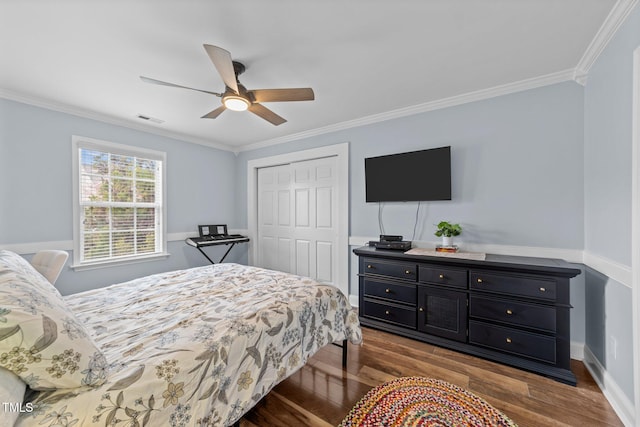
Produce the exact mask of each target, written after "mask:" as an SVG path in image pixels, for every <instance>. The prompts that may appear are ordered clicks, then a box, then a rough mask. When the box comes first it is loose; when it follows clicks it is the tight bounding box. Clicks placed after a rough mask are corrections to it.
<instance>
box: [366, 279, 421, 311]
mask: <svg viewBox="0 0 640 427" xmlns="http://www.w3.org/2000/svg"><path fill="white" fill-rule="evenodd" d="M364 295H365V296H371V297H377V298H384V299H388V300H391V301H397V302H400V303H405V304H411V305H415V304H416V286H415V285H401V284H397V283H389V282H384V281H378V280H376V279H372V278H369V277H367V278H365V279H364Z"/></svg>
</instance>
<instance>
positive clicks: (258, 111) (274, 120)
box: [249, 104, 286, 126]
mask: <svg viewBox="0 0 640 427" xmlns="http://www.w3.org/2000/svg"><path fill="white" fill-rule="evenodd" d="M249 111H251V112H252V113H253V114H255V115H257V116H260V117H262V118H263V119H265V120H266V121H268V122H269V123H271V124H272V125H275V126H278V125H281V124H283V123H284V122H286V120H285V119H284V118H282V117H280V116H279V115H277V114H276V113H274V112H273V111H271V110H270V109H268V108H267V107H265V106H264V105H260V104H251V106H250V107H249Z"/></svg>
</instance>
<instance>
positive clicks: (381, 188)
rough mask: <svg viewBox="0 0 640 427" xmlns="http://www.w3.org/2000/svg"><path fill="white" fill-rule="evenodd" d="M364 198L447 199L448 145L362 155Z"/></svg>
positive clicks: (448, 173)
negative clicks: (367, 155)
mask: <svg viewBox="0 0 640 427" xmlns="http://www.w3.org/2000/svg"><path fill="white" fill-rule="evenodd" d="M364 173H365V181H366V184H365V185H366V200H367V202H418V201H428V200H451V147H440V148H431V149H428V150H420V151H412V152H409V153H399V154H390V155H387V156H379V157H369V158H366V159H364Z"/></svg>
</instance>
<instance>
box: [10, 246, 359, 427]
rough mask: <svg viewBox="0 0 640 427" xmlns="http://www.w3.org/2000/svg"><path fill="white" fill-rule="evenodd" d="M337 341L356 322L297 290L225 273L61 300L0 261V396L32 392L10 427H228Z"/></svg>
mask: <svg viewBox="0 0 640 427" xmlns="http://www.w3.org/2000/svg"><path fill="white" fill-rule="evenodd" d="M343 340H348V341H350V342H351V343H353V344H359V343H360V342H361V340H362V333H361V330H360V325H359V322H358V317H357V314H356V313H355V312H354V311H353V310H352V308H351V306H350V305H349V302H348V301H347V299H346V298H345V296H344V295H343V294H342V293H341V292H340V291H339V290H338V289H337V288H335V287H333V286H330V285H325V284H320V283H317V282H315V281H313V280H311V279H309V278H304V277H300V276H295V275H291V274H287V273H282V272H276V271H270V270H265V269H260V268H256V267H248V266H243V265H239V264H231V263H226V264H215V265H210V266H205V267H197V268H192V269H187V270H179V271H173V272H168V273H161V274H156V275H152V276H147V277H144V278H140V279H136V280H132V281H129V282H126V283H121V284H116V285H112V286H109V287H106V288H101V289H97V290H91V291H87V292H82V293H78V294H74V295H70V296H66V297H62V296H61V295H60V294H59V293H58V291H57V290H56V289H55V288H54V287H53V286H52V285H51V284H49V283H48V282H47V281H46V279H44V277H42V276H41V275H40V274H39V273H37V272H36V271H35V270H33V268H31V267H30V265H29V264H28V263H27V262H26V261H25V260H24V259H23V258H22V257H20V256H18V255H16V254H13V253H11V252H8V251H0V369H1V370H2V371H1V372H0V384H2V383H5V384H9V383H10V381H3V380H2V378H1V375H5V378H7V376H11V377H12V378H13V379H14V380H15V378H16V377H17V378H19V380H20V382H21V383H22V384H27V385H28V387H27V390H29V389H33V390H35V391H31V392H29V391H28V393H27V398H26V400H25V401H24V402H23V401H22V399H21V397H19V396H16V397H14V398H13V399H14V400H13V401H12V400H10V402H15V401H16V400H18V399H19V402H21V403H20V406H19V409H18V407H17V406H13V407H9V411H10V412H12V413H11V414H8V415H14V416H15V415H16V412H17V420H16V421H15V425H16V426H53V425H56V426H57V425H63V426H72V425H75V426H84V425H105V426H108V425H118V426H160V425H163V426H164V425H166V426H191V425H193V426H218V425H220V426H224V425H232V424H234V423H235V422H237V420H239V419H240V418H241V417H242V415H243V414H244V413H246V412H247V411H248V410H249V409H251V408H252V407H253V406H254V405H255V404H256V403H257V402H258V401H259V400H260V399H261V398H262V397H263V396H265V395H266V394H267V393H268V392H269V391H270V390H271V389H272V388H273V387H274V386H275V385H276V384H278V383H279V382H280V381H282V380H283V379H285V378H287V377H288V376H289V375H291V374H292V373H294V372H295V371H296V370H298V369H299V368H300V367H301V366H303V365H304V364H305V363H306V361H307V359H308V358H309V357H311V356H312V355H313V354H314V353H316V352H317V351H318V350H319V349H320V348H322V347H323V346H325V345H328V344H330V343H336V342H342V341H343ZM4 393H5V396H6V393H7V391H6V390H5V391H4ZM16 394H19V391H18V392H16ZM5 399H6V397H5ZM1 410H2V408H0V411H1ZM4 410H5V412H7V407H6V405H5V408H4ZM1 415H2V414H1V413H0V416H1ZM5 415H7V414H5Z"/></svg>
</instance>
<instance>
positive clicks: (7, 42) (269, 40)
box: [0, 0, 624, 151]
mask: <svg viewBox="0 0 640 427" xmlns="http://www.w3.org/2000/svg"><path fill="white" fill-rule="evenodd" d="M619 3H620V2H619V1H618V2H616V0H429V1H425V0H394V1H392V0H386V1H380V0H323V1H320V0H315V1H311V0H286V1H279V0H272V1H265V0H221V1H214V0H207V1H205V0H203V1H188V0H187V1H169V0H144V1H123V0H122V1H120V0H112V1H108V0H102V1H99V0H83V1H80V0H78V1H70V0H58V1H50V0H47V1H45V0H31V1H20V0H0V97H4V98H8V99H15V100H20V101H26V102H30V103H33V104H35V105H42V106H46V107H50V108H55V109H59V110H62V111H67V112H71V113H74V114H80V115H84V116H88V117H94V118H98V119H100V120H105V121H108V122H113V123H118V124H124V125H126V126H131V127H134V128H141V129H145V130H148V131H151V132H155V133H159V134H164V135H168V136H173V137H177V138H180V139H184V140H187V141H192V142H198V143H204V144H208V145H212V146H216V147H220V148H225V149H230V150H232V151H242V150H246V149H249V148H255V147H258V146H262V145H267V144H269V143H277V142H282V141H285V140H289V139H293V138H298V137H301V136H305V135H311V134H313V133H322V132H324V131H328V130H331V129H336V128H339V127H341V126H342V127H348V126H349V124H350V123H361V122H363V121H366V120H379V119H384V118H388V117H390V116H392V115H393V114H396V115H397V114H405V113H407V114H408V113H410V112H412V111H416V108H417V109H419V108H420V106H425V105H435V104H434V103H436V102H437V101H439V100H447V99H454V98H455V97H459V96H461V95H464V94H469V93H476V92H478V91H483V90H486V89H489V88H498V87H503V86H504V85H507V86H509V85H512V84H517V83H518V82H522V81H550V82H553V81H555V80H563V79H564V80H567V79H568V78H571V77H570V76H573V75H574V74H575V73H578V74H580V71H581V68H584V65H585V64H587V66H590V64H588V61H586V62H585V58H586V56H585V55H587V56H588V55H589V54H591V55H593V53H590V52H592V51H593V49H594V47H593V45H591V47H590V44H592V42H593V41H594V40H597V38H598V37H602V35H601V34H599V30H601V28H604V27H607V25H608V26H609V27H611V25H612V24H611V23H610V21H611V17H610V18H609V19H607V16H608V15H609V13H610V12H611V11H612V10H613V11H614V12H615V8H616V7H618V6H619ZM623 3H624V2H623ZM612 15H615V13H612ZM601 33H602V31H601ZM204 43H207V44H213V45H217V46H220V47H223V48H224V49H226V50H228V51H230V52H231V55H232V56H233V59H234V60H239V61H240V62H243V63H244V64H245V65H246V67H247V70H246V72H245V73H244V74H243V75H242V76H240V80H241V82H242V83H243V84H244V85H245V86H246V87H247V88H248V89H266V88H286V87H312V88H313V89H314V91H315V95H316V100H315V101H304V102H289V103H284V102H283V103H269V104H265V105H266V106H267V107H269V108H270V109H272V110H273V111H274V112H276V113H277V114H279V115H281V116H283V117H284V118H286V119H287V120H288V122H287V123H285V124H283V125H280V126H273V125H271V124H270V123H268V122H266V121H264V120H262V119H260V118H259V117H257V116H255V115H253V114H251V113H249V112H243V113H238V112H232V111H226V112H224V113H223V114H222V115H221V116H220V117H219V118H217V119H215V120H212V119H201V118H200V117H201V116H202V115H204V114H206V113H208V112H209V111H211V110H213V109H214V108H216V107H218V106H219V105H220V99H219V98H216V97H213V96H211V95H207V94H204V93H199V92H194V91H189V90H184V89H178V88H171V87H164V86H157V85H151V84H147V83H143V82H141V81H140V79H139V76H141V75H143V76H147V77H152V78H155V79H159V80H164V81H168V82H172V83H176V84H179V85H184V86H189V87H194V88H199V89H204V90H209V91H213V92H222V91H223V90H224V84H223V83H222V81H221V79H220V77H219V75H218V74H217V72H216V70H215V68H214V66H213V64H212V63H211V61H210V59H209V58H208V56H207V54H206V52H205V50H204V48H203V46H202V45H203V44H204ZM567 76H569V77H567ZM545 79H546V80H545ZM554 79H555V80H554ZM403 112H405V113H403ZM138 114H143V115H147V116H150V117H153V118H157V119H160V120H163V121H164V122H163V123H161V124H154V123H149V122H143V121H142V120H140V119H138V118H137V117H136V116H137V115H138ZM88 136H91V135H88Z"/></svg>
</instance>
